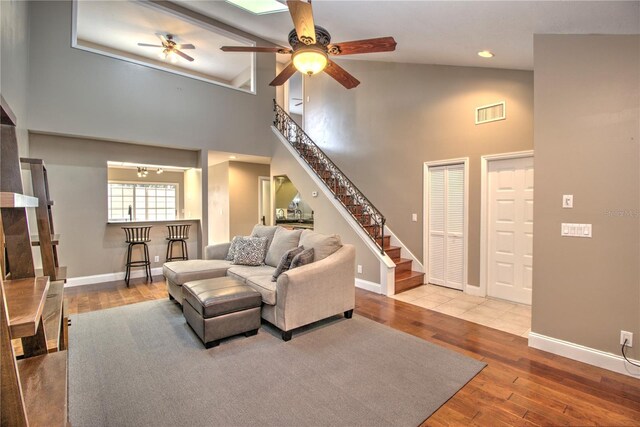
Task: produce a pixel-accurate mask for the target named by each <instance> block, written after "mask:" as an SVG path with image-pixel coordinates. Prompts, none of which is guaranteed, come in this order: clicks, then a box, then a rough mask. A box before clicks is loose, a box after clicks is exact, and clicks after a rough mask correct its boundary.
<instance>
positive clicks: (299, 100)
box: [291, 98, 302, 107]
mask: <svg viewBox="0 0 640 427" xmlns="http://www.w3.org/2000/svg"><path fill="white" fill-rule="evenodd" d="M291 99H292V100H293V101H295V102H296V104H295V106H296V107H299V106H301V105H302V98H291Z"/></svg>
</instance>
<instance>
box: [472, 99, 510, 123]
mask: <svg viewBox="0 0 640 427" xmlns="http://www.w3.org/2000/svg"><path fill="white" fill-rule="evenodd" d="M506 118H507V109H506V106H505V103H504V101H502V102H498V103H496V104H491V105H483V106H482V107H478V108H476V124H477V125H480V124H482V123H489V122H495V121H497V120H504V119H506Z"/></svg>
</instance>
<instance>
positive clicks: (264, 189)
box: [258, 176, 273, 225]
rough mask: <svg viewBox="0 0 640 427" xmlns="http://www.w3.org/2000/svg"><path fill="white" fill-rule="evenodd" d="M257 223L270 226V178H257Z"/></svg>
mask: <svg viewBox="0 0 640 427" xmlns="http://www.w3.org/2000/svg"><path fill="white" fill-rule="evenodd" d="M258 223H259V224H262V225H272V224H273V222H272V219H271V178H270V177H268V176H260V177H258Z"/></svg>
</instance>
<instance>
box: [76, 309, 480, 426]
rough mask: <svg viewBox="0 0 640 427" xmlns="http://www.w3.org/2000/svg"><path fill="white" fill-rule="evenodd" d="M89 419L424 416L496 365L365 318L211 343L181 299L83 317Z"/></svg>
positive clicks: (358, 422)
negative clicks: (194, 327) (285, 336)
mask: <svg viewBox="0 0 640 427" xmlns="http://www.w3.org/2000/svg"><path fill="white" fill-rule="evenodd" d="M69 331H70V337H69V340H70V343H69V389H70V392H69V393H70V396H69V400H70V402H69V405H70V407H69V411H70V418H71V424H72V425H73V426H74V427H80V426H92V427H95V426H235V425H254V426H332V425H335V426H378V425H380V426H382V425H394V426H396V425H399V426H415V425H418V424H420V423H421V422H422V421H424V420H425V419H426V418H428V417H429V416H430V415H431V414H432V413H433V412H435V411H436V410H437V409H438V407H440V406H441V405H442V404H443V403H445V402H446V401H447V400H448V399H449V398H451V397H452V396H453V395H454V394H455V393H456V392H457V391H458V390H459V389H460V388H461V387H462V386H464V385H465V384H466V383H467V382H468V381H469V380H470V379H471V378H473V377H474V376H475V375H476V374H477V373H478V372H479V371H480V370H481V369H482V368H483V367H484V366H485V364H484V363H482V362H479V361H476V360H474V359H471V358H468V357H466V356H463V355H461V354H458V353H455V352H452V351H450V350H447V349H444V348H441V347H439V346H436V345H434V344H431V343H428V342H426V341H423V340H421V339H418V338H416V337H413V336H411V335H408V334H405V333H402V332H399V331H396V330H394V329H392V328H389V327H386V326H384V325H381V324H378V323H376V322H374V321H371V320H368V319H366V318H363V317H360V316H357V315H354V316H353V318H352V319H344V318H342V317H335V318H332V319H329V320H327V321H323V322H320V323H317V324H314V325H313V326H312V327H307V328H305V329H303V330H302V331H300V332H298V333H294V335H293V339H292V340H291V341H289V342H283V341H282V340H281V339H280V337H279V334H278V331H277V330H276V329H275V328H273V327H272V326H270V325H265V324H263V326H262V328H261V329H260V332H259V333H258V335H256V336H253V337H248V338H246V337H244V336H239V337H237V338H231V339H228V340H223V341H222V343H221V344H220V346H218V347H215V348H212V349H210V350H205V349H204V347H203V346H202V343H201V342H200V341H199V340H198V338H197V336H196V335H195V334H194V333H193V331H191V329H190V328H189V326H188V325H187V324H186V323H185V320H184V318H183V317H182V312H181V311H180V308H179V307H178V306H177V305H176V304H174V303H173V302H170V301H151V302H144V303H139V304H133V305H128V306H123V307H117V308H112V309H108V310H102V311H96V312H91V313H86V314H81V315H76V316H72V327H71V328H70V330H69Z"/></svg>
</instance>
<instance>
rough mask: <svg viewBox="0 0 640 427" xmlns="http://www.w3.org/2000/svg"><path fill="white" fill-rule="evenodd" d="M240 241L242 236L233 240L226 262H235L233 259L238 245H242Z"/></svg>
mask: <svg viewBox="0 0 640 427" xmlns="http://www.w3.org/2000/svg"><path fill="white" fill-rule="evenodd" d="M240 239H242V236H235V237H234V238H233V240H231V246H229V252H228V253H227V257H226V258H225V261H233V257H234V256H235V255H236V250H237V249H238V243H240Z"/></svg>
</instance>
